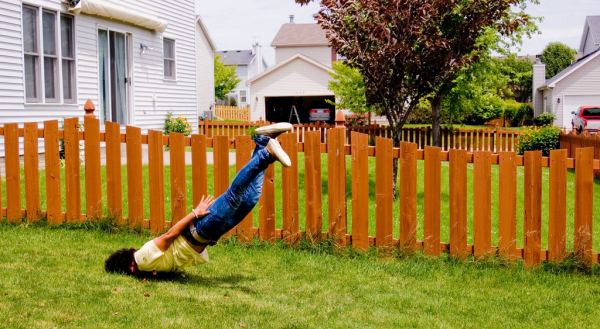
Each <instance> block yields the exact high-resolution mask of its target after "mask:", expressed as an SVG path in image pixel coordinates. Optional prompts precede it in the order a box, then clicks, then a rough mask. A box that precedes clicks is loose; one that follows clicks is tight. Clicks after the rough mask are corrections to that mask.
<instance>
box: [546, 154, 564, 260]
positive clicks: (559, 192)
mask: <svg viewBox="0 0 600 329" xmlns="http://www.w3.org/2000/svg"><path fill="white" fill-rule="evenodd" d="M549 196H550V197H549V199H550V204H549V206H550V208H549V214H550V217H549V219H548V261H560V260H563V259H564V257H565V247H566V244H565V242H566V241H565V240H566V238H567V236H566V230H567V227H566V226H567V150H552V151H550V190H549Z"/></svg>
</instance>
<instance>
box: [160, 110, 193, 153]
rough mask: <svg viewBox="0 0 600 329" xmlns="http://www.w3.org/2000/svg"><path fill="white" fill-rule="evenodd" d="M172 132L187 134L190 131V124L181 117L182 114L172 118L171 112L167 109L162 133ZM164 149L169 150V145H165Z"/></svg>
mask: <svg viewBox="0 0 600 329" xmlns="http://www.w3.org/2000/svg"><path fill="white" fill-rule="evenodd" d="M172 132H174V133H182V134H183V135H185V136H189V134H191V133H192V124H191V123H190V122H188V121H187V119H186V118H184V117H183V114H181V115H179V117H177V118H174V117H173V112H172V111H169V112H167V118H166V119H165V129H164V131H163V134H165V135H168V134H170V133H172ZM165 150H169V145H165Z"/></svg>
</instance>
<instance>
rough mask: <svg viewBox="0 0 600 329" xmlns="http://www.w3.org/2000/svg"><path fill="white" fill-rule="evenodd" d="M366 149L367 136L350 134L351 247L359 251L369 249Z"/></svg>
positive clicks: (367, 163) (367, 158) (367, 160)
mask: <svg viewBox="0 0 600 329" xmlns="http://www.w3.org/2000/svg"><path fill="white" fill-rule="evenodd" d="M377 138H381V137H377ZM368 148H369V135H366V134H361V133H357V132H352V148H351V152H352V166H351V167H352V245H353V246H354V248H355V249H356V250H360V251H366V250H368V249H369V153H368ZM344 173H345V172H344ZM344 178H345V177H344ZM329 179H330V180H331V174H330V175H329ZM338 179H340V178H338ZM344 180H345V179H344ZM344 192H345V191H344Z"/></svg>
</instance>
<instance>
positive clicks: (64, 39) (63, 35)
mask: <svg viewBox="0 0 600 329" xmlns="http://www.w3.org/2000/svg"><path fill="white" fill-rule="evenodd" d="M60 46H61V48H60V49H61V52H62V56H63V57H71V58H72V57H73V18H72V17H71V16H65V15H63V16H60Z"/></svg>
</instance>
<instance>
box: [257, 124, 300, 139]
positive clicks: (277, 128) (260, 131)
mask: <svg viewBox="0 0 600 329" xmlns="http://www.w3.org/2000/svg"><path fill="white" fill-rule="evenodd" d="M286 131H292V125H291V124H290V123H287V122H280V123H276V124H272V125H268V126H264V127H259V128H256V130H255V131H254V132H256V134H257V135H264V136H267V137H269V138H277V136H279V135H281V134H282V133H284V132H286Z"/></svg>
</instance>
